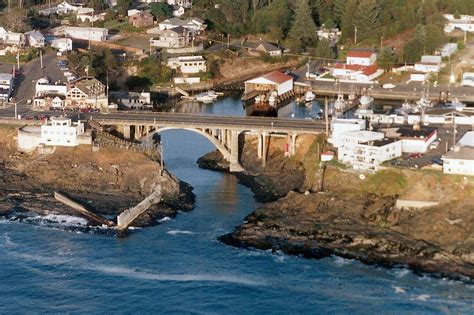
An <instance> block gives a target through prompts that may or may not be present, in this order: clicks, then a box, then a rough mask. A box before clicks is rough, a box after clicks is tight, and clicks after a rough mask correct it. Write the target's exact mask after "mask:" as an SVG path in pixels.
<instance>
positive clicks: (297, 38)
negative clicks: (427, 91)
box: [194, 0, 474, 60]
mask: <svg viewBox="0 0 474 315" xmlns="http://www.w3.org/2000/svg"><path fill="white" fill-rule="evenodd" d="M194 11H195V12H196V13H197V14H200V16H201V17H203V18H205V19H206V20H207V21H208V22H209V24H210V28H211V29H214V30H216V31H218V32H223V33H226V34H232V35H245V34H262V35H264V36H265V37H267V38H268V39H270V40H273V41H278V42H280V43H284V44H285V45H286V46H288V47H292V48H294V49H297V50H304V49H307V48H311V47H315V46H316V45H317V38H316V34H315V28H316V27H317V26H321V25H323V24H324V25H325V26H326V27H331V26H337V27H339V28H340V29H341V30H342V41H341V42H342V43H344V42H348V43H350V42H353V41H354V39H355V32H357V41H358V43H360V44H365V45H374V46H375V45H377V43H380V41H381V38H382V37H384V38H385V39H388V38H391V37H393V36H396V35H398V34H401V33H403V32H406V31H410V36H409V39H411V41H409V42H408V46H410V45H411V46H412V47H413V48H420V47H421V48H420V49H422V50H423V51H426V52H429V51H430V50H431V49H432V47H437V46H438V44H439V43H440V42H442V41H443V40H444V38H443V36H444V35H443V32H442V29H443V24H444V20H443V16H442V14H443V13H455V14H473V15H474V0H239V1H236V0H217V1H215V0H195V1H194ZM412 50H416V49H412ZM416 57H418V53H414V52H411V51H410V48H409V49H408V51H407V52H406V53H405V56H404V58H405V59H408V60H411V59H413V58H416Z"/></svg>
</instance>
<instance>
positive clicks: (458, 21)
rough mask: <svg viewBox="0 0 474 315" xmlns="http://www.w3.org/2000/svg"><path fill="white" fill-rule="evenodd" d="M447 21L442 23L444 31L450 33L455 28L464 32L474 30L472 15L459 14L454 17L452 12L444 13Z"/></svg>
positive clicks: (473, 17)
mask: <svg viewBox="0 0 474 315" xmlns="http://www.w3.org/2000/svg"><path fill="white" fill-rule="evenodd" d="M444 18H445V19H446V20H447V23H446V24H445V25H444V32H445V33H451V32H452V31H454V30H455V29H458V30H462V31H465V32H474V16H471V15H460V16H458V17H455V16H454V14H444Z"/></svg>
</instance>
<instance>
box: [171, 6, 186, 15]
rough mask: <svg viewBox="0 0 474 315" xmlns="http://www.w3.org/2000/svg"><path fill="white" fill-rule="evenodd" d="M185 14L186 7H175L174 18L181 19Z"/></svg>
mask: <svg viewBox="0 0 474 315" xmlns="http://www.w3.org/2000/svg"><path fill="white" fill-rule="evenodd" d="M184 13H185V10H184V7H182V6H180V5H175V6H173V16H175V17H180V16H182V15H184Z"/></svg>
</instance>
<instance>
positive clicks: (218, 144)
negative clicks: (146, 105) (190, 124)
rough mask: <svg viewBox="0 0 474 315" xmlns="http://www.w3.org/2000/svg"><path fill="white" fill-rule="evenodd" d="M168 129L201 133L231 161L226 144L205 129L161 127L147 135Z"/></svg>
mask: <svg viewBox="0 0 474 315" xmlns="http://www.w3.org/2000/svg"><path fill="white" fill-rule="evenodd" d="M166 130H187V131H191V132H194V133H197V134H200V135H201V136H203V137H205V138H206V139H207V140H209V141H210V142H211V143H212V144H213V145H214V146H215V147H216V149H217V150H219V152H220V153H221V154H222V156H223V157H224V159H225V160H227V161H229V159H230V156H231V152H230V150H228V149H227V148H226V146H225V145H224V144H222V143H221V142H220V141H219V140H218V139H217V138H215V137H214V136H213V135H211V134H209V133H207V132H206V131H205V130H202V129H198V128H186V127H161V128H157V129H156V130H154V131H153V132H151V133H150V134H148V135H147V137H148V136H150V137H152V136H153V135H154V134H157V133H161V132H163V131H166Z"/></svg>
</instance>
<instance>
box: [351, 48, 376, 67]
mask: <svg viewBox="0 0 474 315" xmlns="http://www.w3.org/2000/svg"><path fill="white" fill-rule="evenodd" d="M376 62H377V54H376V53H375V51H374V50H372V49H352V50H349V52H348V53H347V56H346V63H347V64H348V65H359V66H366V67H368V66H372V65H375V63H376Z"/></svg>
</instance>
